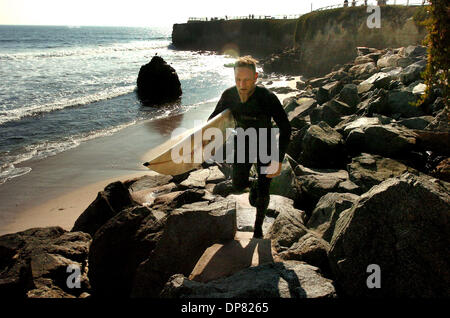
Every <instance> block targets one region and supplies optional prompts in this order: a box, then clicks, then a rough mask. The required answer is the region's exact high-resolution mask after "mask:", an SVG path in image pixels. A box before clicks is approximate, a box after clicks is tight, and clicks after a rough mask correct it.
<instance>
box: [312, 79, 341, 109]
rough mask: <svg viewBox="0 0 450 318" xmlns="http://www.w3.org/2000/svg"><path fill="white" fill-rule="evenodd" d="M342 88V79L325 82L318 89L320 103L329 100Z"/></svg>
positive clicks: (317, 95) (317, 96)
mask: <svg viewBox="0 0 450 318" xmlns="http://www.w3.org/2000/svg"><path fill="white" fill-rule="evenodd" d="M341 89H342V83H341V82H340V81H334V82H330V83H328V84H325V85H323V86H321V87H319V89H318V90H317V94H316V99H317V102H318V103H319V104H323V103H325V102H327V101H329V100H330V99H331V98H333V97H334V96H336V95H337V94H339V92H340V90H341Z"/></svg>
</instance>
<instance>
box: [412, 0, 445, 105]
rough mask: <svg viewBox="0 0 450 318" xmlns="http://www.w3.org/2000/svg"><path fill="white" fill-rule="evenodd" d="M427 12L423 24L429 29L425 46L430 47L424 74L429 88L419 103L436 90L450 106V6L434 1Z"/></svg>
mask: <svg viewBox="0 0 450 318" xmlns="http://www.w3.org/2000/svg"><path fill="white" fill-rule="evenodd" d="M430 2H431V6H429V7H427V9H428V10H427V12H426V13H422V16H423V17H426V19H425V20H424V21H423V22H422V24H423V25H425V26H426V27H427V29H428V34H427V36H426V38H425V41H424V44H425V45H427V46H428V61H427V67H426V70H425V72H424V74H423V77H424V80H425V84H426V85H427V88H426V90H425V94H424V96H423V97H422V99H421V100H420V101H419V103H422V102H424V101H425V100H427V99H429V98H430V95H431V94H433V89H434V88H439V89H441V90H442V97H443V99H444V103H445V105H446V106H447V107H448V106H449V97H450V96H449V88H448V87H449V69H450V55H449V54H450V53H449V47H450V39H449V36H450V35H449V31H450V18H449V12H450V5H449V4H448V2H447V1H444V0H432V1H430Z"/></svg>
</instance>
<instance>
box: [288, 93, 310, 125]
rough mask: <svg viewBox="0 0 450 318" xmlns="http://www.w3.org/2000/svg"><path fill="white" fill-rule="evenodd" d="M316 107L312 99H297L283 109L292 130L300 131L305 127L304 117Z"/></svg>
mask: <svg viewBox="0 0 450 318" xmlns="http://www.w3.org/2000/svg"><path fill="white" fill-rule="evenodd" d="M316 106H317V102H316V100H315V99H313V98H306V97H304V98H299V99H298V100H294V101H293V102H291V103H290V104H288V106H287V107H286V108H285V111H286V113H287V115H288V119H289V122H290V123H291V126H292V127H294V128H298V129H301V128H303V126H305V123H306V121H305V117H306V116H308V115H309V114H310V113H311V111H312V110H313V109H314V108H315V107H316Z"/></svg>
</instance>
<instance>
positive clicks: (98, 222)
mask: <svg viewBox="0 0 450 318" xmlns="http://www.w3.org/2000/svg"><path fill="white" fill-rule="evenodd" d="M131 205H133V202H132V200H131V196H130V192H129V191H128V189H127V188H126V187H125V186H124V184H123V183H122V182H120V181H117V182H113V183H110V184H109V185H107V186H106V187H105V189H104V191H101V192H99V193H98V195H97V198H96V199H95V200H94V202H92V203H91V204H90V205H89V206H88V207H87V209H86V210H84V212H83V213H81V215H80V216H79V217H78V219H77V220H76V221H75V224H74V226H73V228H72V232H77V231H81V232H85V233H89V234H90V235H91V236H94V234H95V232H96V231H97V230H98V229H99V228H100V227H101V226H102V225H103V224H105V223H106V222H107V221H108V220H109V219H110V218H112V217H113V216H114V215H116V214H117V213H119V212H120V211H121V210H122V209H124V208H126V207H128V206H131Z"/></svg>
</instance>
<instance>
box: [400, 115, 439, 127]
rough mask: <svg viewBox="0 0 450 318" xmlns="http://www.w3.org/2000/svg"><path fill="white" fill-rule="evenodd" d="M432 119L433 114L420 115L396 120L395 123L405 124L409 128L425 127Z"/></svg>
mask: <svg viewBox="0 0 450 318" xmlns="http://www.w3.org/2000/svg"><path fill="white" fill-rule="evenodd" d="M433 120H434V117H433V116H421V117H412V118H407V119H402V120H398V121H397V124H399V125H402V126H405V127H407V128H409V129H420V130H423V129H425V128H426V127H427V126H428V125H429V124H430V123H431V122H432V121H433Z"/></svg>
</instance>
